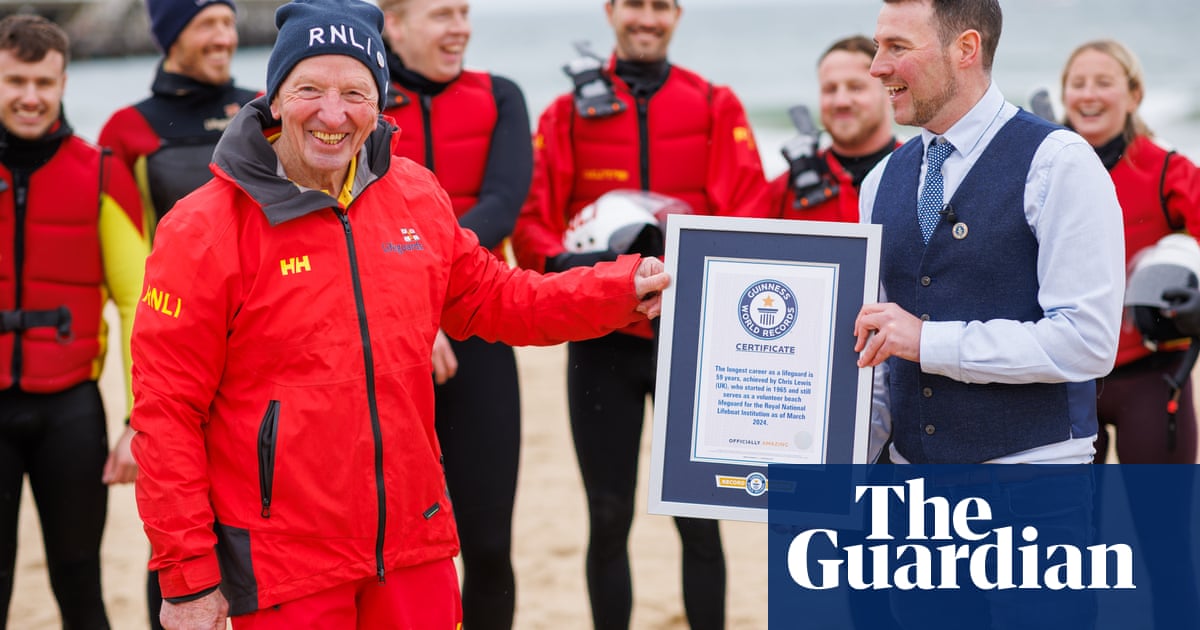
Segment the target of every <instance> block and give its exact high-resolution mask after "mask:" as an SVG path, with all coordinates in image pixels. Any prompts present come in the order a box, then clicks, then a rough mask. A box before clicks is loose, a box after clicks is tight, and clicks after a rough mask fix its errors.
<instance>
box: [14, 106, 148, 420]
mask: <svg viewBox="0 0 1200 630" xmlns="http://www.w3.org/2000/svg"><path fill="white" fill-rule="evenodd" d="M59 125H60V126H59V127H58V128H57V129H56V130H55V131H52V132H51V134H50V136H48V137H46V138H44V139H42V140H39V141H38V142H61V144H60V145H59V147H58V150H57V151H55V153H54V155H53V157H51V158H50V161H48V162H46V163H45V164H44V165H42V166H40V167H38V168H37V169H36V170H33V171H32V173H30V172H28V171H18V173H13V172H10V171H9V170H8V169H6V168H4V167H0V184H2V185H3V186H2V190H0V315H2V316H4V317H5V319H6V320H19V319H21V318H22V317H27V316H28V315H29V314H33V313H46V312H49V311H57V310H58V309H59V308H63V307H65V309H66V310H67V311H69V313H70V326H69V330H68V331H66V334H59V331H58V330H56V328H55V327H53V326H41V325H39V326H36V327H31V328H28V329H25V330H20V329H18V330H9V331H5V330H3V329H2V328H0V390H5V389H9V388H10V387H14V386H15V387H17V388H19V389H21V390H23V391H27V392H35V393H54V392H60V391H63V390H65V389H67V388H69V387H72V386H74V385H76V384H78V383H81V382H83V381H86V380H96V379H97V378H99V376H100V368H101V366H102V365H103V364H104V355H105V350H106V347H107V342H108V328H107V326H106V325H105V322H104V313H103V309H104V305H105V303H106V302H107V301H108V300H109V298H110V297H111V298H112V299H113V301H114V302H115V303H116V304H117V308H118V311H119V313H120V315H121V324H122V335H121V339H122V340H123V341H122V344H121V353H122V355H123V358H124V365H125V369H126V380H125V382H126V383H128V382H129V380H128V370H129V367H130V359H129V352H128V349H129V334H130V332H131V331H132V328H133V312H134V309H135V307H136V305H137V300H138V296H139V295H140V294H139V290H140V289H141V285H142V269H143V265H144V264H145V259H146V253H147V251H148V245H147V243H146V238H145V233H144V224H143V222H142V216H141V201H140V199H139V198H138V193H137V188H136V186H135V185H134V183H133V178H132V177H130V175H129V173H128V171H126V170H125V168H124V167H123V166H122V165H121V163H120V162H118V161H117V160H115V159H112V158H111V157H109V156H106V155H104V154H102V153H101V151H100V150H99V149H98V148H97V147H95V146H93V145H91V144H89V143H87V142H85V141H84V140H82V139H80V138H79V137H77V136H75V135H72V133H71V130H70V128H69V127H67V126H66V124H65V123H59ZM28 145H29V143H28V142H24V141H16V140H14V141H11V142H10V146H9V147H8V149H7V150H8V151H9V152H13V151H20V150H23V147H26V146H28ZM128 402H132V401H128Z"/></svg>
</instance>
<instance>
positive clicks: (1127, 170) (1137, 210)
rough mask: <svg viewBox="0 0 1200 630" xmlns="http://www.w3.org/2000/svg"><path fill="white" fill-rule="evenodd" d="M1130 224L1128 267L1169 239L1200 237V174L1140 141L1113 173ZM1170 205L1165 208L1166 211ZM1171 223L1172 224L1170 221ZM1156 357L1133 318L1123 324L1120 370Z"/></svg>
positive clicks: (1136, 140)
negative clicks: (1181, 233) (1182, 233)
mask: <svg viewBox="0 0 1200 630" xmlns="http://www.w3.org/2000/svg"><path fill="white" fill-rule="evenodd" d="M1109 173H1110V174H1111V175H1112V178H1113V186H1115V187H1116V189H1117V201H1119V202H1120V203H1121V214H1122V215H1123V217H1124V219H1125V263H1126V264H1127V265H1128V263H1129V262H1130V261H1131V260H1133V257H1134V256H1136V255H1137V254H1138V253H1139V252H1141V251H1142V250H1143V249H1145V248H1147V247H1149V246H1151V245H1153V244H1155V243H1157V242H1158V240H1159V239H1161V238H1162V237H1164V236H1166V235H1167V234H1169V233H1171V232H1173V231H1177V230H1181V229H1185V230H1187V232H1188V233H1189V234H1192V235H1200V169H1197V168H1196V165H1195V164H1192V163H1191V161H1189V160H1188V159H1187V158H1186V157H1184V156H1182V155H1179V154H1173V155H1171V156H1170V160H1169V161H1168V158H1167V150H1166V149H1164V148H1162V147H1160V146H1159V145H1157V144H1155V143H1154V141H1153V140H1151V139H1150V138H1147V137H1145V136H1139V137H1137V138H1134V140H1133V142H1131V143H1130V145H1129V146H1128V147H1127V148H1126V149H1125V155H1124V156H1122V157H1121V159H1120V160H1119V161H1118V162H1117V164H1116V165H1115V166H1113V167H1112V169H1111V170H1110V171H1109ZM1164 199H1165V206H1164ZM1168 220H1169V221H1168ZM1149 354H1150V350H1149V349H1148V348H1147V347H1146V346H1145V344H1144V343H1143V342H1142V336H1141V334H1140V333H1139V332H1138V330H1137V328H1136V327H1135V326H1134V324H1133V322H1132V321H1131V320H1130V319H1129V318H1125V319H1124V320H1123V321H1122V322H1121V337H1120V340H1119V342H1118V345H1117V361H1116V365H1118V366H1121V365H1125V364H1127V363H1131V362H1133V361H1136V360H1138V359H1140V358H1142V357H1145V356H1147V355H1149Z"/></svg>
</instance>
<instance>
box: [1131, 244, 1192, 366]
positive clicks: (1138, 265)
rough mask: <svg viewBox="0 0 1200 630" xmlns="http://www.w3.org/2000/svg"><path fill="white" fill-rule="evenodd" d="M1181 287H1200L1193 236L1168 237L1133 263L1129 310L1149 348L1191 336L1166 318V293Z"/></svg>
mask: <svg viewBox="0 0 1200 630" xmlns="http://www.w3.org/2000/svg"><path fill="white" fill-rule="evenodd" d="M1179 287H1191V288H1198V287H1200V245H1197V244H1196V239H1195V238H1193V237H1192V236H1190V235H1188V234H1168V235H1166V236H1164V237H1162V239H1160V240H1159V241H1158V242H1157V243H1155V244H1154V245H1152V246H1150V247H1147V248H1146V249H1143V250H1142V251H1140V252H1138V254H1137V255H1136V256H1134V258H1133V260H1132V261H1131V262H1130V264H1129V277H1128V279H1127V280H1126V283H1125V307H1126V309H1127V312H1128V314H1129V317H1130V318H1131V319H1132V321H1133V324H1134V325H1135V326H1136V327H1137V329H1138V332H1140V333H1142V338H1143V339H1144V340H1145V342H1146V344H1147V345H1149V346H1151V347H1155V346H1156V345H1157V344H1158V342H1162V341H1170V340H1173V339H1180V338H1183V337H1186V336H1187V335H1184V334H1182V333H1180V332H1179V330H1178V329H1176V327H1175V323H1174V322H1173V321H1172V320H1171V319H1169V318H1167V317H1163V315H1162V309H1165V308H1168V307H1170V306H1171V304H1170V303H1168V302H1167V301H1166V300H1164V299H1163V291H1165V290H1166V289H1171V288H1179Z"/></svg>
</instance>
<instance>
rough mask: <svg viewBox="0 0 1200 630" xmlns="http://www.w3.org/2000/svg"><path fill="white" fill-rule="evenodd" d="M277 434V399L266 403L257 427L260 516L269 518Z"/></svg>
mask: <svg viewBox="0 0 1200 630" xmlns="http://www.w3.org/2000/svg"><path fill="white" fill-rule="evenodd" d="M278 435H279V401H278V400H272V401H271V402H269V403H267V412H266V413H265V414H263V419H262V424H261V425H259V428H258V484H259V490H260V492H261V499H262V517H263V518H271V490H272V486H273V485H274V483H275V448H276V441H277V438H278Z"/></svg>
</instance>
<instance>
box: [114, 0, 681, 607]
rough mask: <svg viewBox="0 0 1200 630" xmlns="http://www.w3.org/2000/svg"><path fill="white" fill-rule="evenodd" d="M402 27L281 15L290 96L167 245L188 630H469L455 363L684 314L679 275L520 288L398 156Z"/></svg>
mask: <svg viewBox="0 0 1200 630" xmlns="http://www.w3.org/2000/svg"><path fill="white" fill-rule="evenodd" d="M382 22H383V18H382V15H381V13H380V12H379V9H377V8H376V7H375V6H373V5H370V4H366V3H364V2H361V1H359V0H297V1H295V2H292V3H289V4H287V5H284V6H283V7H281V8H280V9H279V10H278V12H277V13H276V24H277V26H278V27H279V36H278V39H277V41H276V45H275V49H274V50H273V51H272V54H271V57H270V60H269V62H268V68H267V94H266V96H265V97H264V98H262V99H258V100H256V101H253V102H251V103H250V104H249V105H247V106H246V107H245V108H244V109H243V110H242V111H241V113H239V114H238V116H237V117H236V118H235V119H234V121H233V123H232V124H231V125H230V127H229V129H228V130H227V131H226V133H225V135H224V137H223V138H222V139H221V142H220V143H219V144H218V145H217V149H216V152H215V154H214V158H213V159H214V164H213V171H214V173H215V175H216V176H215V178H214V179H213V180H212V181H211V182H209V183H208V184H206V185H205V186H203V187H201V188H200V189H199V190H197V191H196V192H195V193H193V194H191V195H189V196H188V197H185V198H184V199H183V200H181V201H180V202H179V204H178V205H177V206H176V207H175V209H174V210H172V211H171V212H170V213H169V214H168V215H167V216H166V218H165V219H164V221H163V222H162V224H161V225H160V226H159V228H158V233H157V241H156V243H155V248H154V252H153V254H152V255H151V257H150V260H149V262H148V263H147V272H146V278H147V279H146V285H145V294H144V296H143V301H142V304H141V307H140V308H141V312H140V313H139V314H138V317H137V323H136V326H135V332H134V341H133V344H134V357H135V359H134V360H135V366H136V367H135V374H134V386H135V398H136V406H135V408H134V412H133V426H134V428H135V429H136V430H137V431H138V433H137V436H136V437H135V439H134V443H133V451H134V456H135V457H136V459H137V462H138V465H139V466H140V467H141V477H140V478H139V480H138V507H139V510H140V512H141V515H142V518H143V520H144V522H145V527H146V532H147V534H148V535H149V537H150V541H151V543H152V547H153V549H154V555H153V557H152V559H151V567H152V568H154V569H157V570H158V571H159V580H160V583H161V585H162V592H163V596H164V597H165V598H166V601H167V603H166V604H164V606H163V612H162V621H163V625H164V626H165V627H167V628H181V629H189V630H190V629H193V628H197V629H199V628H203V629H206V630H207V629H210V628H223V627H224V619H225V617H226V615H227V614H228V615H232V616H233V625H234V628H239V629H244V628H317V627H320V628H383V627H387V628H422V629H426V628H445V629H446V630H453V629H454V628H455V627H456V624H458V623H460V622H461V612H460V603H459V594H458V581H457V578H456V576H455V569H454V565H453V562H452V560H451V559H452V558H453V556H454V555H455V554H456V553H457V552H458V540H457V536H456V534H455V526H454V518H453V513H452V510H451V506H450V503H449V502H448V500H447V497H446V489H445V481H444V479H443V476H442V468H441V464H440V456H441V453H440V447H439V446H438V442H437V439H436V436H435V433H434V425H433V408H434V405H433V383H432V379H431V378H430V372H431V365H430V349H431V347H432V344H433V340H434V336H435V335H436V333H437V330H438V326H439V323H440V325H441V327H442V329H444V330H445V331H446V332H447V333H448V334H450V335H452V336H455V337H465V336H467V335H471V334H475V335H479V336H480V337H483V338H485V339H489V340H500V341H504V342H506V343H510V344H547V343H557V342H561V341H564V340H567V339H579V338H584V337H589V336H592V337H594V336H598V335H602V334H605V333H607V332H610V331H612V330H615V329H617V328H620V327H623V326H626V325H628V324H630V323H632V322H634V321H636V320H638V319H642V318H645V317H653V316H656V315H657V314H658V311H659V308H660V300H659V298H658V297H657V295H658V292H659V291H661V290H662V289H663V288H665V287H666V285H667V284H668V282H669V278H668V276H667V275H666V274H665V273H663V271H662V264H661V263H660V262H659V261H657V260H655V259H641V258H639V257H636V256H628V257H622V258H621V259H619V260H617V261H615V262H613V263H605V264H600V265H597V266H596V267H595V268H594V269H593V268H581V269H579V270H573V271H571V272H568V273H563V274H557V275H554V276H546V277H543V276H540V275H538V274H535V273H531V272H528V271H516V270H510V269H508V268H507V267H506V266H505V265H504V263H503V262H501V261H499V260H498V259H496V258H495V257H494V256H492V255H491V254H490V253H489V252H488V251H487V250H486V249H484V248H482V247H480V246H479V244H478V241H477V239H476V238H475V236H474V234H473V233H471V232H470V231H467V230H464V229H462V228H460V227H459V226H458V223H457V221H456V220H455V217H454V212H453V211H452V209H451V206H450V202H449V200H448V198H447V196H446V194H445V192H443V191H442V189H441V188H440V187H439V186H438V184H437V181H436V180H435V179H434V177H433V175H432V174H430V173H429V172H428V171H426V170H425V169H423V168H420V167H418V166H416V165H415V164H413V163H412V162H410V161H408V160H405V159H401V158H394V157H392V156H391V144H392V141H393V139H394V129H393V128H392V126H391V125H390V123H389V122H387V120H386V119H384V118H381V117H380V116H379V105H380V101H381V95H382V94H383V90H384V88H385V87H386V81H387V76H388V75H387V68H386V52H385V50H384V48H383V45H382V41H381V36H380V29H381V26H382Z"/></svg>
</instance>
